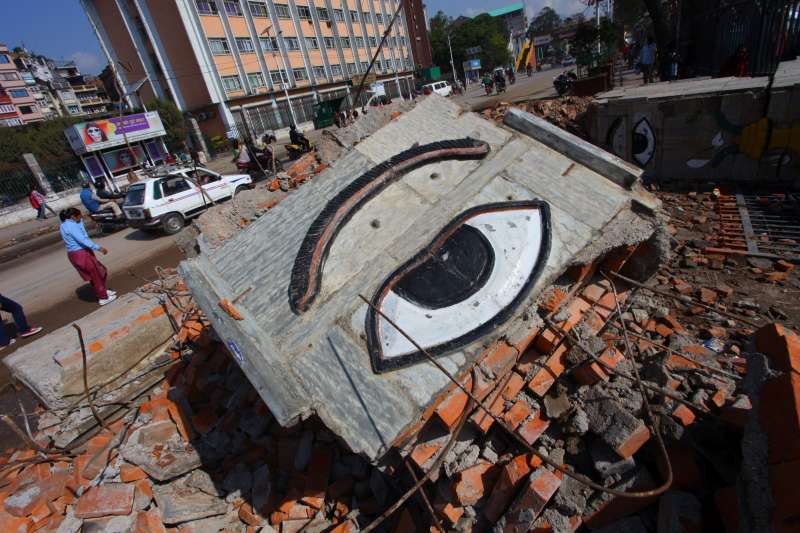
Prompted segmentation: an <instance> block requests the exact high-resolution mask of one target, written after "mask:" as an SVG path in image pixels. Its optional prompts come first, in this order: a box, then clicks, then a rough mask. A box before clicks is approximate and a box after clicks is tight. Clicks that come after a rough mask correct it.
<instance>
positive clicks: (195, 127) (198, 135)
mask: <svg viewBox="0 0 800 533" xmlns="http://www.w3.org/2000/svg"><path fill="white" fill-rule="evenodd" d="M189 129H190V130H191V132H192V138H193V139H194V142H195V145H196V146H197V148H198V149H199V151H201V152H203V153H205V154H207V153H208V146H206V140H205V138H203V132H202V131H200V124H198V123H197V119H196V118H194V117H192V118H190V119H189Z"/></svg>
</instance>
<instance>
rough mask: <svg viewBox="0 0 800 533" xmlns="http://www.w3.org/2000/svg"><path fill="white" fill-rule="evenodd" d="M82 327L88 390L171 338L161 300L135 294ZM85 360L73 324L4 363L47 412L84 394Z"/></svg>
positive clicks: (91, 316)
mask: <svg viewBox="0 0 800 533" xmlns="http://www.w3.org/2000/svg"><path fill="white" fill-rule="evenodd" d="M79 325H80V326H81V329H82V330H83V334H84V341H85V345H86V358H87V373H88V376H89V387H90V388H91V387H93V386H95V385H97V384H100V383H105V382H106V381H108V380H109V379H112V378H115V377H117V376H118V375H120V374H122V373H123V372H125V371H126V370H128V369H129V368H131V367H132V366H134V365H135V364H136V363H137V362H138V361H139V360H140V359H142V358H143V357H144V356H145V355H147V354H148V353H150V352H151V351H153V350H154V349H156V348H157V347H159V346H161V345H162V344H164V343H165V342H166V341H167V340H168V339H169V338H170V337H172V334H173V329H172V325H171V324H170V321H169V318H168V317H167V315H166V314H165V312H164V308H163V307H162V305H161V304H160V303H159V302H158V300H157V299H156V298H155V297H153V298H144V297H142V296H138V295H137V294H134V293H129V294H126V295H124V296H120V297H119V298H118V299H117V301H116V302H114V304H113V305H111V306H107V307H101V308H100V309H98V310H96V311H94V312H93V313H91V314H89V315H87V316H85V317H84V318H82V319H81V320H80V324H79ZM81 358H82V356H81V349H80V344H79V342H78V335H77V333H76V331H75V328H73V327H72V326H71V325H69V326H64V327H63V328H60V329H57V330H55V331H53V332H50V333H48V334H47V335H45V336H42V337H39V338H38V339H37V340H35V341H34V342H32V343H30V344H28V345H26V346H23V347H22V348H20V349H19V350H16V351H15V352H14V353H12V354H11V355H9V356H8V357H6V358H5V359H4V360H3V363H4V364H5V365H6V366H7V367H8V369H9V370H10V371H11V373H12V374H13V375H14V377H15V378H16V379H18V380H20V381H21V382H23V383H24V384H25V385H27V386H28V388H30V389H31V390H32V391H33V392H34V394H36V396H37V397H38V398H39V399H40V400H41V401H42V402H43V403H44V404H45V405H46V406H47V407H48V408H50V409H59V408H65V407H67V406H68V405H69V404H70V403H71V401H72V397H74V396H76V395H83V373H82V368H83V367H82V361H81Z"/></svg>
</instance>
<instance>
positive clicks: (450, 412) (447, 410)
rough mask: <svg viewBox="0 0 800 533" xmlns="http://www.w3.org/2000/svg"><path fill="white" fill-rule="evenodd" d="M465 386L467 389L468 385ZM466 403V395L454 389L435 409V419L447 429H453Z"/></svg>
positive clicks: (459, 389) (458, 389) (458, 388)
mask: <svg viewBox="0 0 800 533" xmlns="http://www.w3.org/2000/svg"><path fill="white" fill-rule="evenodd" d="M465 386H466V387H469V386H470V385H469V384H467V385H465ZM468 401H469V396H467V393H466V392H464V391H463V390H461V388H460V387H456V388H455V389H454V390H453V391H452V392H451V393H450V394H449V395H448V396H447V398H445V399H444V401H443V402H442V403H440V404H439V406H438V407H437V408H436V411H435V413H436V417H437V418H438V419H439V420H440V421H441V422H442V424H444V425H445V427H447V429H453V428H454V427H455V425H456V424H457V423H458V420H459V418H460V417H461V413H463V412H464V408H465V407H466V406H467V402H468Z"/></svg>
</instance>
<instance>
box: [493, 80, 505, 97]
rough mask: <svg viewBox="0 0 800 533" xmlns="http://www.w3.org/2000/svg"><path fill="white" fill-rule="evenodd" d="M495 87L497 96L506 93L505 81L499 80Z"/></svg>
mask: <svg viewBox="0 0 800 533" xmlns="http://www.w3.org/2000/svg"><path fill="white" fill-rule="evenodd" d="M495 86H496V87H497V94H500V93H504V92H506V80H504V79H499V80H497V81H496V82H495Z"/></svg>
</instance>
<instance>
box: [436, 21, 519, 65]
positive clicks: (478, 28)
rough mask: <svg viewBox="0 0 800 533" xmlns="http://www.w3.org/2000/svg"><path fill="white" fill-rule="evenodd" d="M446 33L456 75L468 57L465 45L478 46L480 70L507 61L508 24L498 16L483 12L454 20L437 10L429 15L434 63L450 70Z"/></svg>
mask: <svg viewBox="0 0 800 533" xmlns="http://www.w3.org/2000/svg"><path fill="white" fill-rule="evenodd" d="M448 33H449V34H450V40H451V44H452V47H453V62H454V63H455V67H456V71H457V72H458V76H459V77H463V75H464V74H463V71H462V63H463V62H464V61H466V60H467V59H471V58H472V57H467V55H466V53H465V51H466V49H467V48H472V47H474V46H480V47H481V52H480V54H478V56H477V58H479V59H480V60H481V67H482V68H483V69H484V70H489V69H491V68H494V67H499V66H505V65H508V64H510V63H511V62H512V60H513V58H512V57H511V53H510V52H509V51H508V38H509V32H508V28H506V25H505V22H503V20H502V19H500V18H497V17H490V16H489V15H487V14H485V13H484V14H482V15H478V16H477V17H475V18H472V19H466V20H465V19H463V18H462V19H459V20H458V21H454V20H453V19H452V18H450V17H448V16H446V15H445V14H444V13H442V12H441V11H439V12H438V13H436V16H434V17H433V18H432V19H431V48H432V49H433V62H434V64H436V65H439V66H440V67H441V68H442V70H443V71H445V72H450V71H451V68H450V50H449V48H448V46H447V35H448Z"/></svg>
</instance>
